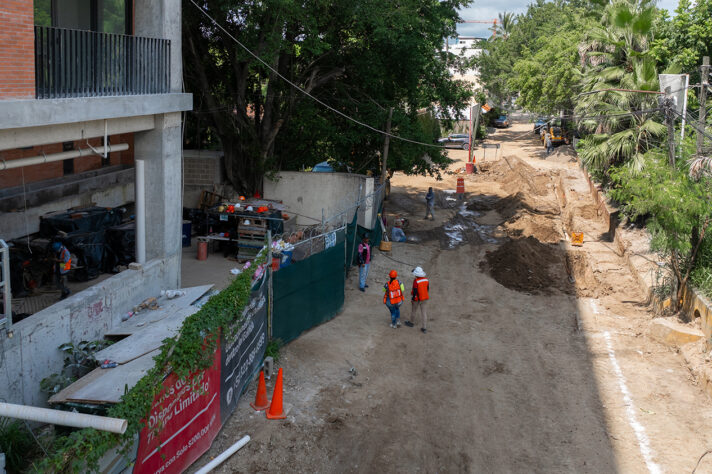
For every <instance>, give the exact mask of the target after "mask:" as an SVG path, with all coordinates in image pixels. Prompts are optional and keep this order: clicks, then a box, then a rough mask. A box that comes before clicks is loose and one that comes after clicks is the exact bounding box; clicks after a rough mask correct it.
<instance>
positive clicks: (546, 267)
mask: <svg viewBox="0 0 712 474" xmlns="http://www.w3.org/2000/svg"><path fill="white" fill-rule="evenodd" d="M480 269H481V270H483V271H485V272H487V273H488V274H489V275H490V276H492V278H494V279H495V280H496V281H497V282H498V283H499V284H501V285H503V286H505V287H507V288H509V289H511V290H516V291H521V292H526V293H535V294H552V293H553V292H554V291H555V290H559V291H563V292H567V293H571V292H573V285H572V284H571V283H570V281H569V278H568V275H567V274H566V267H565V256H564V254H563V252H562V251H561V248H560V247H559V246H558V245H548V244H544V243H541V242H539V241H538V240H537V239H535V238H534V237H527V238H524V239H515V240H509V241H508V242H506V243H505V244H504V245H501V246H500V247H499V248H497V249H496V250H493V251H490V252H487V254H486V255H485V259H484V260H483V261H481V262H480Z"/></svg>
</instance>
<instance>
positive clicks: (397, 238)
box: [391, 219, 408, 242]
mask: <svg viewBox="0 0 712 474" xmlns="http://www.w3.org/2000/svg"><path fill="white" fill-rule="evenodd" d="M391 240H392V241H393V242H406V241H407V240H408V239H406V237H405V232H403V227H402V224H401V221H400V219H396V221H395V222H394V223H393V228H392V229H391Z"/></svg>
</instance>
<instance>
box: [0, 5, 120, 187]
mask: <svg viewBox="0 0 712 474" xmlns="http://www.w3.org/2000/svg"><path fill="white" fill-rule="evenodd" d="M0 1H4V0H0ZM101 141H102V139H101V138H92V139H90V140H89V144H90V145H91V146H93V147H94V148H97V147H99V146H101ZM109 142H110V143H114V144H116V143H128V145H129V149H128V150H126V151H117V152H113V153H110V154H109V162H110V165H111V166H113V165H132V164H133V162H134V158H133V142H134V140H133V133H125V134H122V135H113V136H111V137H110V140H109ZM79 148H87V143H86V140H78V141H76V142H74V149H75V150H76V149H79ZM60 152H62V144H61V143H55V144H52V145H44V146H36V147H32V148H24V149H16V150H7V151H0V160H6V161H12V160H15V159H17V158H27V157H30V156H39V155H41V154H42V153H45V154H47V155H49V154H51V153H60ZM98 168H101V157H99V156H85V157H82V158H75V159H74V173H75V174H76V173H83V172H85V171H91V170H95V169H98ZM23 174H24V180H25V183H33V182H36V181H43V180H45V179H53V178H61V177H62V176H64V171H63V165H62V162H61V161H55V162H52V163H43V164H40V165H33V166H25V167H24V168H13V169H11V170H6V171H3V172H1V173H0V189H1V188H7V187H12V186H18V185H21V184H22V180H23Z"/></svg>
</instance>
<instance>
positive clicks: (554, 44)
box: [475, 0, 600, 113]
mask: <svg viewBox="0 0 712 474" xmlns="http://www.w3.org/2000/svg"><path fill="white" fill-rule="evenodd" d="M599 14H600V7H598V6H597V5H595V4H594V3H592V2H588V1H584V0H581V1H567V0H561V1H556V2H545V1H544V0H537V1H536V2H534V3H532V4H531V5H529V8H528V9H527V12H526V13H524V14H522V15H518V16H517V17H516V19H515V20H510V23H511V26H510V30H509V32H508V35H507V36H506V37H505V36H504V35H499V36H497V37H493V38H491V40H490V41H489V42H487V43H485V46H484V48H485V51H484V54H482V55H481V56H480V57H478V58H477V59H475V63H476V65H477V66H478V68H479V70H480V78H481V81H482V84H483V86H484V87H485V89H486V90H487V92H488V96H489V97H490V98H491V99H492V100H493V101H494V102H497V103H500V104H509V103H511V102H512V101H513V100H514V99H516V98H518V104H519V105H520V106H522V107H524V108H526V109H527V110H530V111H533V112H538V113H551V112H553V111H555V110H560V109H566V108H568V107H571V103H572V101H571V97H572V95H573V93H574V90H575V84H576V82H577V77H576V70H577V69H578V68H579V60H578V56H577V55H576V54H575V48H576V46H577V45H578V43H579V42H580V41H581V40H582V39H583V34H584V32H585V31H586V30H587V29H588V28H589V27H590V23H591V21H592V20H591V19H592V18H597V16H598V15H599Z"/></svg>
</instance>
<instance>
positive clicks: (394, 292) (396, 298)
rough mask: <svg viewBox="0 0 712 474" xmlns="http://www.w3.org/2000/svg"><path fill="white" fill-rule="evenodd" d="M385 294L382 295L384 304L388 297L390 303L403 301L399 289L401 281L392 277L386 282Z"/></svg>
mask: <svg viewBox="0 0 712 474" xmlns="http://www.w3.org/2000/svg"><path fill="white" fill-rule="evenodd" d="M385 287H386V294H385V295H383V303H384V304H385V303H386V301H388V300H386V298H388V299H389V300H390V302H391V304H398V303H400V302H402V301H403V292H402V291H401V283H400V282H399V281H398V279H397V278H396V279H394V280H393V281H390V282H388V283H386V285H385Z"/></svg>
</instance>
